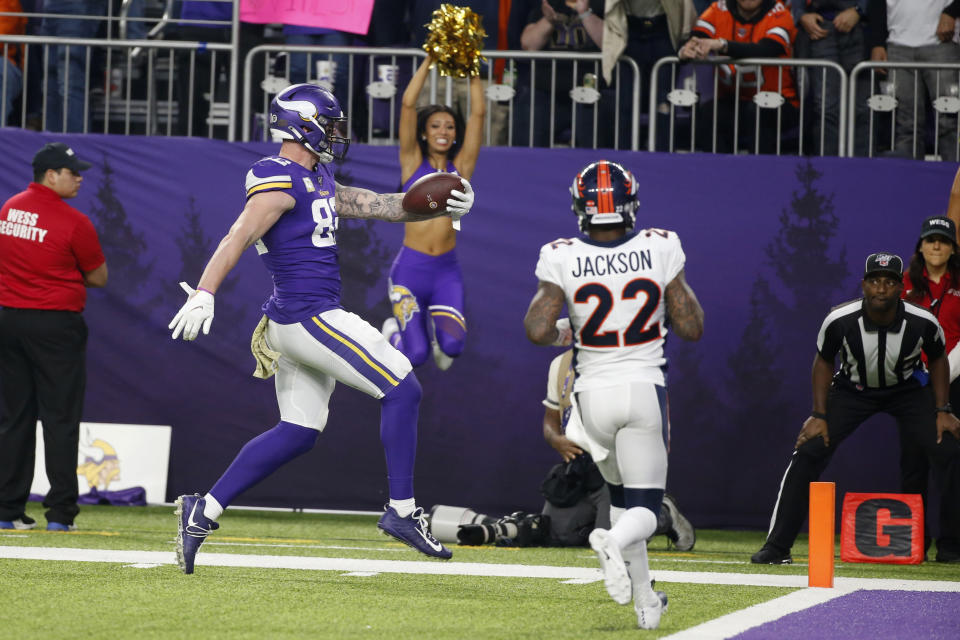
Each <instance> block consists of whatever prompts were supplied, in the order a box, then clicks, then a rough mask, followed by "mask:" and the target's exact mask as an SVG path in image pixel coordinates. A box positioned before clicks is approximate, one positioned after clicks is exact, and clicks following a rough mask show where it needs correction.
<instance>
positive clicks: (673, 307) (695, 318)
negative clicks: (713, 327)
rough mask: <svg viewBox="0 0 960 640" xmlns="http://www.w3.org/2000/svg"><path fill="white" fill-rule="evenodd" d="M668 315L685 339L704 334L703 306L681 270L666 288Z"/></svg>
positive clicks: (675, 328) (692, 339)
mask: <svg viewBox="0 0 960 640" xmlns="http://www.w3.org/2000/svg"><path fill="white" fill-rule="evenodd" d="M665 293H666V299H667V300H666V302H667V316H669V318H670V323H671V325H672V326H673V331H674V333H676V334H677V335H678V336H680V337H681V338H683V339H684V340H691V341H696V340H699V339H700V337H701V336H702V335H703V307H701V306H700V303H699V302H698V301H697V296H696V295H695V294H694V293H693V289H691V288H690V285H688V284H687V281H686V279H685V278H684V275H683V271H682V270H681V271H680V273H679V274H677V277H676V278H674V279H673V280H671V281H670V284H668V285H667V289H666V292H665Z"/></svg>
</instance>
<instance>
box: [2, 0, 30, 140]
mask: <svg viewBox="0 0 960 640" xmlns="http://www.w3.org/2000/svg"><path fill="white" fill-rule="evenodd" d="M21 11H23V8H22V7H21V6H20V0H0V13H20V12H21ZM26 27H27V19H26V18H24V17H22V16H4V15H0V34H3V35H10V36H16V35H23V33H24V31H25V30H26ZM0 57H2V58H3V63H2V64H3V66H2V67H0V127H2V126H6V124H7V122H8V121H9V120H10V115H11V114H12V113H13V109H14V100H16V99H17V96H19V95H20V89H21V88H22V87H23V74H22V72H21V71H20V47H19V46H18V45H15V44H9V43H5V44H4V45H3V46H0Z"/></svg>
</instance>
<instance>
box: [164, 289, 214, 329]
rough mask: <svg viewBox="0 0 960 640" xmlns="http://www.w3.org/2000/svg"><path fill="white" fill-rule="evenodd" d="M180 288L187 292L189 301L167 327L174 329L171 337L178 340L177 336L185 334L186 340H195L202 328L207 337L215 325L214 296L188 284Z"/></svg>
mask: <svg viewBox="0 0 960 640" xmlns="http://www.w3.org/2000/svg"><path fill="white" fill-rule="evenodd" d="M180 287H181V288H182V289H183V290H184V291H186V292H187V301H186V302H184V303H183V306H182V307H180V311H177V315H175V316H173V320H171V321H170V324H168V325H167V329H173V335H172V336H171V337H172V338H173V339H174V340H176V339H177V336H179V335H180V333H181V332H183V339H184V340H193V339H194V338H196V337H197V334H198V333H200V327H201V326H202V327H203V335H207V334H208V333H210V325H211V324H212V323H213V294H212V293H210V292H209V291H204V290H202V289H194V288H193V287H191V286H190V285H188V284H187V283H186V282H181V283H180Z"/></svg>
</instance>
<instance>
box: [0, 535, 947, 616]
mask: <svg viewBox="0 0 960 640" xmlns="http://www.w3.org/2000/svg"><path fill="white" fill-rule="evenodd" d="M411 553H412V552H411ZM0 558H10V559H21V560H60V561H71V562H115V563H122V564H153V565H164V564H175V563H176V559H175V557H174V554H173V552H172V551H132V550H117V549H74V548H60V547H17V546H7V545H0ZM205 566H206V567H256V568H264V569H305V570H312V571H344V572H350V573H358V572H359V573H411V574H413V573H417V574H431V575H459V576H490V577H504V578H553V579H559V580H566V581H572V582H573V583H575V584H585V583H590V582H596V581H598V580H600V579H601V574H600V570H599V569H597V568H593V567H590V568H587V567H556V566H546V565H526V564H499V563H488V562H441V561H438V560H419V561H418V560H369V559H364V558H318V557H309V556H270V555H249V554H234V553H207V552H202V553H200V554H198V555H197V567H200V568H202V567H205ZM651 573H652V575H653V577H654V578H656V579H657V580H658V581H659V582H680V583H690V584H730V585H748V586H761V587H793V588H804V587H806V586H807V577H806V576H797V575H792V576H791V575H770V574H762V573H712V572H700V571H658V570H654V571H652V572H651ZM835 584H836V588H835V589H810V590H809V591H810V592H813V593H824V594H834V595H835V596H836V595H843V594H844V593H849V592H850V591H854V590H856V589H882V590H903V591H956V592H960V582H949V581H945V580H939V581H938V580H891V579H883V578H836V580H835ZM777 600H780V598H778V599H777ZM757 606H762V605H757Z"/></svg>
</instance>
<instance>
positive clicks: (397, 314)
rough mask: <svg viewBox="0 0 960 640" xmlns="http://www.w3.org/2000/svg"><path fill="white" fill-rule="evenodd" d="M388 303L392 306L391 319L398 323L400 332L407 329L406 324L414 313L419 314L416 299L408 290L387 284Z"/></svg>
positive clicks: (397, 285)
mask: <svg viewBox="0 0 960 640" xmlns="http://www.w3.org/2000/svg"><path fill="white" fill-rule="evenodd" d="M389 286H390V303H391V304H392V306H393V317H394V318H396V319H397V322H399V323H400V330H401V331H403V330H404V329H406V328H407V323H408V322H410V320H412V319H413V315H414V314H415V313H419V312H420V305H418V304H417V298H416V296H414V295H413V293H411V292H410V289H407V288H406V287H404V286H402V285H399V284H396V285H395V284H393V282H390V283H389Z"/></svg>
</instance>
